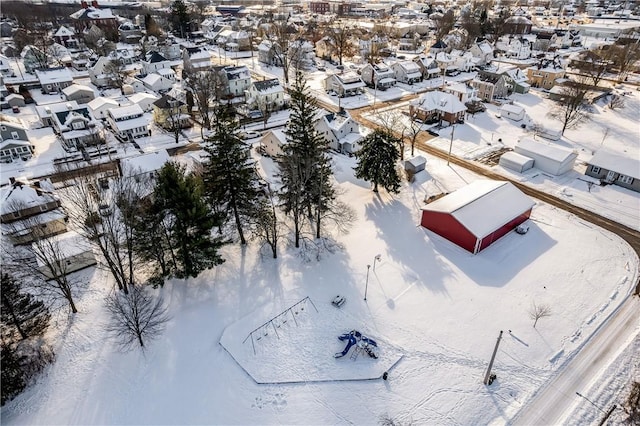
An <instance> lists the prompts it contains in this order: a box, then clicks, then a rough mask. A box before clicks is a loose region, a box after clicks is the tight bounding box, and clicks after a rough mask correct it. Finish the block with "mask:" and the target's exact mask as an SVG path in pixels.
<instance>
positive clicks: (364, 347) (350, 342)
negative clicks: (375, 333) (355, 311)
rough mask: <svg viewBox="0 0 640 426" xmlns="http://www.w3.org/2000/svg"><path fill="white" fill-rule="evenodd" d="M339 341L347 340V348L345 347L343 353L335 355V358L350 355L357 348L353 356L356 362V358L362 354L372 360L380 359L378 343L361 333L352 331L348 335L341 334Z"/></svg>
mask: <svg viewBox="0 0 640 426" xmlns="http://www.w3.org/2000/svg"><path fill="white" fill-rule="evenodd" d="M338 340H341V341H345V340H346V341H347V346H345V348H344V350H343V351H342V352H336V354H335V355H334V357H335V358H342V357H343V356H345V355H346V354H348V353H349V350H350V349H351V347H353V346H355V350H354V351H353V353H352V354H351V359H352V360H354V361H355V360H356V358H358V355H359V354H360V353H362V352H365V353H366V354H367V355H369V356H370V357H371V358H374V359H377V358H378V354H377V353H376V349H377V347H378V343H377V342H376V341H375V340H373V339H370V338H368V337H367V336H364V335H363V334H362V333H360V332H359V331H357V330H351V331H350V332H348V333H344V334H341V335H340V336H338Z"/></svg>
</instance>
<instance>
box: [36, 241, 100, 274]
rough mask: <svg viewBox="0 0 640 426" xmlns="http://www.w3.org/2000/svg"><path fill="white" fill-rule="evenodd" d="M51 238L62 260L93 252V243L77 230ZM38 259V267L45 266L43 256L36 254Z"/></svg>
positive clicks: (57, 254)
mask: <svg viewBox="0 0 640 426" xmlns="http://www.w3.org/2000/svg"><path fill="white" fill-rule="evenodd" d="M49 240H53V241H52V243H53V244H55V246H53V247H55V248H56V250H57V253H56V257H57V258H58V259H61V260H63V259H69V258H71V257H73V256H77V255H79V254H82V253H85V252H91V245H90V244H89V243H88V241H87V239H86V238H85V237H83V236H82V235H80V234H78V233H76V232H65V233H63V234H59V235H56V236H54V237H50V238H49ZM36 261H37V263H38V267H42V266H45V263H44V262H43V261H42V259H41V256H36Z"/></svg>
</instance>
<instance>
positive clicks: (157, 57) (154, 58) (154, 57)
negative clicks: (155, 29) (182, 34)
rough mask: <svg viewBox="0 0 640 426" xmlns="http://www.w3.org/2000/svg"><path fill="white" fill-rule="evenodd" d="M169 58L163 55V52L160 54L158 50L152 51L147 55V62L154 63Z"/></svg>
mask: <svg viewBox="0 0 640 426" xmlns="http://www.w3.org/2000/svg"><path fill="white" fill-rule="evenodd" d="M166 60H167V58H165V57H164V56H162V55H161V54H159V53H158V52H156V51H153V52H151V53H150V54H149V55H148V57H147V62H149V63H151V64H153V63H156V62H165V61H166Z"/></svg>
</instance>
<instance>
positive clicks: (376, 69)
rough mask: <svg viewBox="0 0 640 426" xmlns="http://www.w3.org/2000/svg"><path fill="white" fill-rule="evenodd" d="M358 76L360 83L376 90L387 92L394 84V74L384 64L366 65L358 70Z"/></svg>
mask: <svg viewBox="0 0 640 426" xmlns="http://www.w3.org/2000/svg"><path fill="white" fill-rule="evenodd" d="M360 75H361V77H362V81H364V82H365V83H366V84H367V85H368V86H370V87H374V88H376V89H378V90H387V89H388V88H390V87H392V86H395V84H396V77H395V74H394V72H393V71H392V70H391V68H389V67H388V66H387V65H386V64H384V63H379V64H373V65H372V64H367V65H365V66H364V67H362V69H361V70H360Z"/></svg>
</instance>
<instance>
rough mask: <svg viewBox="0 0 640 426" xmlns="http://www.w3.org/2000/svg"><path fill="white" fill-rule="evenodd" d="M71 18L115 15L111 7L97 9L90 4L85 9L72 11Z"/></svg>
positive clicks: (96, 17) (105, 17)
mask: <svg viewBox="0 0 640 426" xmlns="http://www.w3.org/2000/svg"><path fill="white" fill-rule="evenodd" d="M70 16H71V18H72V19H82V18H84V19H115V18H116V17H115V16H114V15H113V13H112V12H111V9H98V8H95V7H92V6H89V7H87V8H86V9H80V10H78V11H77V12H74V13H72V14H71V15H70Z"/></svg>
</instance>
